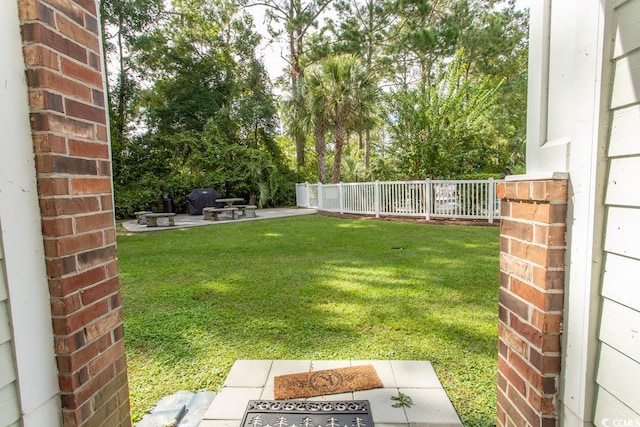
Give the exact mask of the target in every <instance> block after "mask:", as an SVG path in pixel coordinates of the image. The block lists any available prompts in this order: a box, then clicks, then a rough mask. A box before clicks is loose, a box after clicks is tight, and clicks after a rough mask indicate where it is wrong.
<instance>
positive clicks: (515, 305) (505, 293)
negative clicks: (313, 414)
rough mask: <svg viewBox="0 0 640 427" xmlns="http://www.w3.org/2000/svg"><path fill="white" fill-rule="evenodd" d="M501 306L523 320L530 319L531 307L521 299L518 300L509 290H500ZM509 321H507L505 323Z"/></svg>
mask: <svg viewBox="0 0 640 427" xmlns="http://www.w3.org/2000/svg"><path fill="white" fill-rule="evenodd" d="M499 301H500V305H502V306H504V308H506V309H507V310H508V311H509V312H511V313H514V314H515V315H517V316H519V317H520V318H522V319H523V320H528V319H529V305H528V304H527V303H526V302H525V301H522V300H521V299H519V298H516V297H515V296H514V295H513V294H512V293H511V292H510V291H509V290H507V289H500V294H499ZM507 322H508V319H505V323H507Z"/></svg>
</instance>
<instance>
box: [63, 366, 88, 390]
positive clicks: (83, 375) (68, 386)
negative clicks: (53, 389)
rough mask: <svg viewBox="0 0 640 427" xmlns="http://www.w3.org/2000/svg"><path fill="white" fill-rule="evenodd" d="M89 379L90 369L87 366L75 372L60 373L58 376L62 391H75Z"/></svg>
mask: <svg viewBox="0 0 640 427" xmlns="http://www.w3.org/2000/svg"><path fill="white" fill-rule="evenodd" d="M88 380H89V369H88V368H87V367H84V368H81V369H80V370H79V371H78V372H75V373H73V374H66V375H60V376H59V377H58V383H59V384H60V390H61V391H63V392H64V391H73V390H75V389H77V388H78V387H80V386H82V385H83V384H84V383H86V382H87V381H88Z"/></svg>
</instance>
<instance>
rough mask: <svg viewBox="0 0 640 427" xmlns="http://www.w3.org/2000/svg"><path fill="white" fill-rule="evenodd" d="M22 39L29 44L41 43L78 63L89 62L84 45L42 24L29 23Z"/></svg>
mask: <svg viewBox="0 0 640 427" xmlns="http://www.w3.org/2000/svg"><path fill="white" fill-rule="evenodd" d="M22 38H23V40H24V41H25V42H26V43H27V44H28V43H29V42H32V43H40V44H43V45H45V46H47V47H50V48H51V49H52V50H53V51H55V52H58V53H61V54H63V55H67V56H70V57H71V58H74V59H76V60H78V61H81V62H86V61H87V51H86V49H85V48H84V47H83V46H82V45H80V44H78V43H76V42H74V41H72V40H70V39H68V38H65V37H63V36H62V35H61V34H60V33H58V32H55V31H52V30H51V29H49V28H47V27H45V26H44V25H42V23H40V22H28V23H26V24H24V25H22Z"/></svg>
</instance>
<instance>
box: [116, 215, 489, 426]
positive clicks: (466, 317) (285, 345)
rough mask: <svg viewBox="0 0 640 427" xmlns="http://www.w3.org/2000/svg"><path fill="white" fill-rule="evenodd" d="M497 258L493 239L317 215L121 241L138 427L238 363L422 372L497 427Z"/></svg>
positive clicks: (475, 417) (216, 385)
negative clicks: (391, 366)
mask: <svg viewBox="0 0 640 427" xmlns="http://www.w3.org/2000/svg"><path fill="white" fill-rule="evenodd" d="M398 247H402V248H404V249H403V250H397V249H394V248H398ZM498 254H499V230H498V228H497V227H471V226H445V225H425V224H411V223H404V222H403V223H400V222H387V221H376V220H361V219H339V218H330V217H325V216H319V215H311V216H301V217H295V218H283V219H274V220H268V221H252V222H238V223H232V224H222V225H215V226H207V227H197V228H190V229H176V230H167V231H162V232H159V233H141V234H133V235H132V234H130V235H121V236H119V237H118V258H119V264H120V278H121V286H122V305H123V315H124V323H125V338H126V349H127V364H128V369H129V387H130V394H131V404H132V416H133V419H134V421H135V420H138V419H140V418H141V417H142V415H143V414H144V413H145V412H146V411H148V410H149V409H151V407H152V406H153V404H154V403H155V402H156V401H158V400H159V399H160V398H162V397H163V396H166V395H169V394H173V393H175V392H176V391H178V390H188V391H194V392H195V391H198V390H212V391H218V390H220V388H221V387H222V384H223V381H224V379H225V378H226V376H227V374H228V373H229V370H230V369H231V366H232V365H233V363H234V362H235V361H236V360H237V359H312V360H427V361H431V362H432V364H433V366H434V368H435V370H436V373H437V374H438V377H439V379H440V381H441V382H442V384H443V386H444V388H445V390H446V392H447V394H448V395H449V398H450V399H451V401H452V403H453V405H454V406H455V408H456V410H457V411H458V413H459V414H460V417H461V418H462V421H463V422H464V424H465V426H492V425H495V415H496V390H497V387H496V376H497V369H496V368H497V360H498V351H497V350H498V334H497V324H498V288H499V286H498V283H499V263H498ZM390 403H392V402H390Z"/></svg>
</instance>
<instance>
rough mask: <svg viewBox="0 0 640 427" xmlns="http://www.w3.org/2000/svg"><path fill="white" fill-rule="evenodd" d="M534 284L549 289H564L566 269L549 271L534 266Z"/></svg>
mask: <svg viewBox="0 0 640 427" xmlns="http://www.w3.org/2000/svg"><path fill="white" fill-rule="evenodd" d="M533 284H534V285H536V286H538V287H540V288H542V289H547V290H562V289H564V271H556V270H553V271H548V270H547V269H545V268H541V267H535V266H534V268H533Z"/></svg>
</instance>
